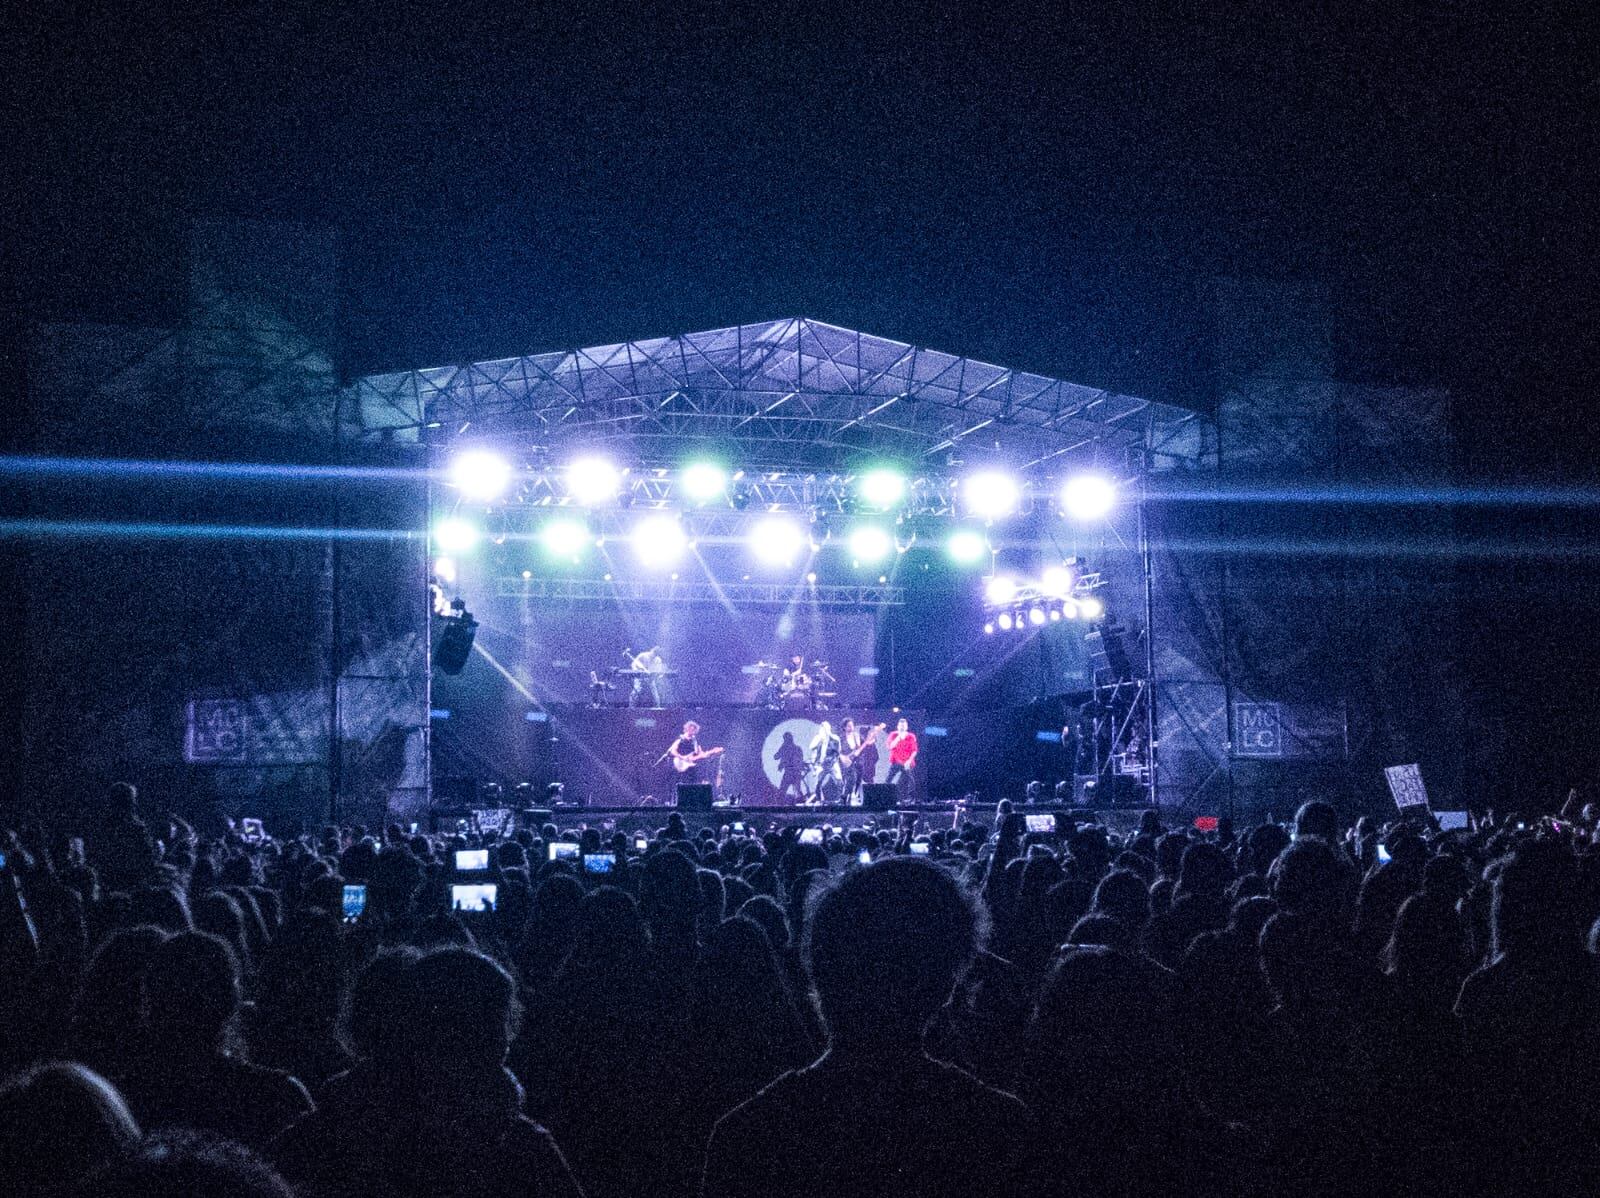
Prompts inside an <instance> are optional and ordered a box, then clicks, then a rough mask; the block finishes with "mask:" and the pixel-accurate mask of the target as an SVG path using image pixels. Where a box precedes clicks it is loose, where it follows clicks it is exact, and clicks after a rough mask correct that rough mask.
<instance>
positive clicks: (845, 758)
mask: <svg viewBox="0 0 1600 1198" xmlns="http://www.w3.org/2000/svg"><path fill="white" fill-rule="evenodd" d="M888 728H889V725H888V724H874V725H873V726H872V727H871V728H869V729H867V734H866V735H865V736H863V737H862V738H861V748H859V749H857V750H856V751H855V752H853V753H849V752H846V753H840V754H839V760H840V761H842V762H844V764H845V765H849V764H850V763H851V762H853V761H854V760H855V759H856V758H857V757H859V756H860V755H861V750H862V749H865V748H866V747H867V746H868V745H870V744H871V743H872V738H873V737H874V736H877V735H878V733H880V732H885V731H887V730H888Z"/></svg>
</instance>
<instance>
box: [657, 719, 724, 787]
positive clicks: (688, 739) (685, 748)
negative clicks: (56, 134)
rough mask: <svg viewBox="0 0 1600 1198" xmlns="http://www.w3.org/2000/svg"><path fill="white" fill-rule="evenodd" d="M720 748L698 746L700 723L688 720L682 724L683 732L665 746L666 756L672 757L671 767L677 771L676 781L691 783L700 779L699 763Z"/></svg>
mask: <svg viewBox="0 0 1600 1198" xmlns="http://www.w3.org/2000/svg"><path fill="white" fill-rule="evenodd" d="M721 752H722V750H721V749H702V748H701V747H700V725H699V724H697V723H695V722H694V721H693V720H690V721H689V722H688V723H686V724H684V726H683V734H682V735H681V736H679V737H678V739H677V740H675V741H673V742H672V743H671V744H670V745H668V746H667V756H669V757H671V758H672V768H673V769H674V770H676V771H677V772H678V781H679V782H683V783H689V784H693V783H695V782H699V781H700V780H701V779H700V763H701V762H702V761H704V760H705V759H706V758H707V757H715V756H717V755H718V754H719V753H721Z"/></svg>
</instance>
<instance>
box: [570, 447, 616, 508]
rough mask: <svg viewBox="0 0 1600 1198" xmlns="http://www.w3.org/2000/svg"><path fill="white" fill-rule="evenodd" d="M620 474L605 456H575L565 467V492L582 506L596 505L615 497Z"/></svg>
mask: <svg viewBox="0 0 1600 1198" xmlns="http://www.w3.org/2000/svg"><path fill="white" fill-rule="evenodd" d="M621 487H622V475H621V474H619V473H618V472H617V468H616V467H615V466H613V465H612V464H611V463H610V462H608V461H606V459H605V458H599V457H582V458H577V459H576V460H574V461H573V462H572V464H571V465H569V466H568V467H567V494H569V495H571V496H572V498H573V499H574V501H576V502H578V503H581V504H583V506H584V507H597V506H599V505H600V504H602V503H609V502H610V501H611V500H613V499H615V498H616V495H617V492H618V491H619V490H620V489H621Z"/></svg>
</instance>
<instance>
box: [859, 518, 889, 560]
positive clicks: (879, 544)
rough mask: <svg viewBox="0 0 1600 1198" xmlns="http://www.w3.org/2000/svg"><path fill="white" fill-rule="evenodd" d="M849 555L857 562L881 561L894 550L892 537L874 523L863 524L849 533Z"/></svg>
mask: <svg viewBox="0 0 1600 1198" xmlns="http://www.w3.org/2000/svg"><path fill="white" fill-rule="evenodd" d="M849 545H850V556H851V557H853V558H855V559H856V561H858V562H866V563H869V564H870V563H873V562H881V561H882V560H883V559H884V558H886V557H888V556H889V554H890V553H892V552H893V551H894V538H893V537H891V536H890V535H889V534H888V532H886V531H885V530H884V529H882V528H879V527H878V526H877V525H876V524H863V525H862V526H861V527H860V528H856V529H852V530H851V533H850V541H849Z"/></svg>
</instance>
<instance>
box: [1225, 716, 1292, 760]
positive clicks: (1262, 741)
mask: <svg viewBox="0 0 1600 1198" xmlns="http://www.w3.org/2000/svg"><path fill="white" fill-rule="evenodd" d="M1233 733H1234V745H1233V755H1234V756H1235V757H1282V756H1283V725H1282V721H1281V720H1280V718H1279V714H1278V705H1277V704H1276V703H1235V704H1234V705H1233Z"/></svg>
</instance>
